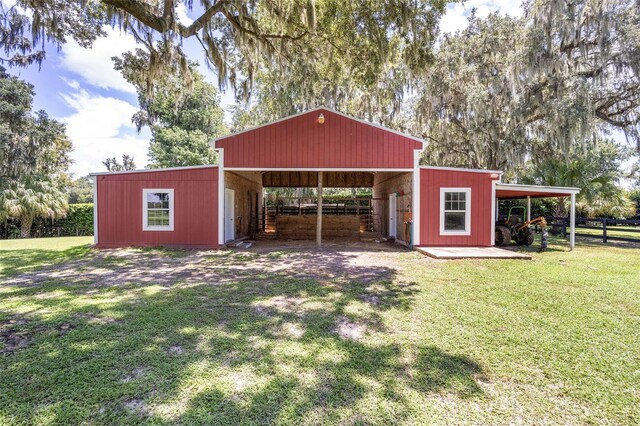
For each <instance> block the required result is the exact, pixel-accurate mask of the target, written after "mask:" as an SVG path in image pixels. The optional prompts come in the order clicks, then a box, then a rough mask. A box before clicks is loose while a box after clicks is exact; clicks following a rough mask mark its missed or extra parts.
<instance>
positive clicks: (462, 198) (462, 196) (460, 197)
mask: <svg viewBox="0 0 640 426" xmlns="http://www.w3.org/2000/svg"><path fill="white" fill-rule="evenodd" d="M466 199H467V193H466V192H458V200H460V201H465V200H466Z"/></svg>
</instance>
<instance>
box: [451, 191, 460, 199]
mask: <svg viewBox="0 0 640 426" xmlns="http://www.w3.org/2000/svg"><path fill="white" fill-rule="evenodd" d="M451 201H458V193H457V192H452V193H451Z"/></svg>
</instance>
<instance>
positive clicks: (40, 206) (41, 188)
mask: <svg viewBox="0 0 640 426" xmlns="http://www.w3.org/2000/svg"><path fill="white" fill-rule="evenodd" d="M67 209H68V205H67V197H66V195H65V194H64V192H63V191H61V190H60V188H58V187H57V186H56V184H55V182H53V181H52V180H48V179H46V178H41V177H29V178H26V179H24V180H22V181H18V180H15V179H12V180H9V181H8V182H7V184H5V185H4V187H3V188H2V191H1V192H0V220H6V219H8V218H16V219H18V220H19V221H20V237H21V238H29V237H30V236H31V225H32V224H33V219H35V218H36V217H43V218H50V219H57V218H61V217H64V216H65V215H66V213H67Z"/></svg>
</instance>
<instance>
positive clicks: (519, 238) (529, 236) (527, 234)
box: [515, 228, 534, 246]
mask: <svg viewBox="0 0 640 426" xmlns="http://www.w3.org/2000/svg"><path fill="white" fill-rule="evenodd" d="M533 239H534V235H533V231H532V230H531V229H530V228H524V229H522V230H521V231H520V232H518V233H517V234H516V237H515V240H516V244H518V245H519V246H530V245H531V244H533Z"/></svg>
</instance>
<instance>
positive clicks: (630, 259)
mask: <svg viewBox="0 0 640 426" xmlns="http://www.w3.org/2000/svg"><path fill="white" fill-rule="evenodd" d="M88 242H89V240H88V239H86V238H85V239H81V240H78V239H72V238H69V239H47V240H40V241H37V242H36V244H31V243H29V242H24V241H19V242H0V424H2V425H13V424H140V423H153V424H229V425H236V424H274V423H275V424H292V425H293V424H390V423H394V424H455V425H459V424H536V425H542V424H611V425H614V424H615V425H624V424H628V425H632V424H638V423H640V411H639V410H638V407H639V406H640V367H639V366H640V273H639V271H640V251H639V250H638V249H632V248H615V247H610V246H603V245H597V244H593V245H585V244H583V245H580V242H578V247H577V249H576V250H575V251H574V252H571V253H570V252H567V251H566V245H565V244H564V243H557V242H556V244H555V245H553V246H552V250H550V251H548V252H545V253H542V254H538V253H535V252H532V254H533V256H534V258H533V260H531V261H517V260H513V261H502V260H501V261H488V260H482V261H479V260H476V261H448V262H446V261H433V260H430V259H427V258H425V257H422V256H421V255H419V254H417V253H414V252H406V251H398V250H388V251H379V250H376V248H375V246H374V247H373V249H370V251H368V252H364V253H362V252H359V251H358V250H355V249H354V250H351V251H349V250H347V251H341V250H325V251H321V252H315V251H311V252H303V251H299V250H295V249H288V250H281V251H277V252H228V251H219V252H199V251H169V250H154V249H149V250H119V251H102V252H94V251H92V250H91V249H90V248H89V247H88V246H86V245H85V244H86V243H88ZM15 244H18V245H17V246H16V245H15ZM11 245H14V246H11Z"/></svg>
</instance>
